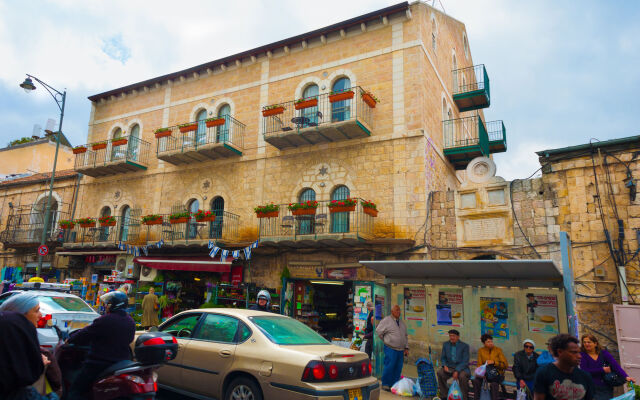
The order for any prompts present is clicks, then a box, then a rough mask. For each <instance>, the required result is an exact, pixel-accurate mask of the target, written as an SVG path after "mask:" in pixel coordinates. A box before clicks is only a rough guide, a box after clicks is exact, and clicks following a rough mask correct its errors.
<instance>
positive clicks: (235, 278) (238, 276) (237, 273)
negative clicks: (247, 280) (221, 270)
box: [231, 265, 242, 286]
mask: <svg viewBox="0 0 640 400" xmlns="http://www.w3.org/2000/svg"><path fill="white" fill-rule="evenodd" d="M241 283H242V265H235V266H233V267H231V284H232V285H234V286H237V285H239V284H241Z"/></svg>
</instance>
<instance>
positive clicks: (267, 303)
mask: <svg viewBox="0 0 640 400" xmlns="http://www.w3.org/2000/svg"><path fill="white" fill-rule="evenodd" d="M249 310H255V311H264V312H271V293H269V291H268V290H266V289H262V290H261V291H259V292H258V296H257V298H256V304H254V305H252V306H251V307H249Z"/></svg>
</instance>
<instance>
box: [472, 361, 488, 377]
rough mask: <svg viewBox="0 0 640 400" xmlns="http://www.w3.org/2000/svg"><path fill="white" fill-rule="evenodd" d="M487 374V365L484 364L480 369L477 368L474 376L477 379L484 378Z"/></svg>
mask: <svg viewBox="0 0 640 400" xmlns="http://www.w3.org/2000/svg"><path fill="white" fill-rule="evenodd" d="M486 373H487V363H484V364H482V365H481V366H479V367H478V368H476V370H475V372H474V374H475V376H476V377H477V378H484V375H485V374H486Z"/></svg>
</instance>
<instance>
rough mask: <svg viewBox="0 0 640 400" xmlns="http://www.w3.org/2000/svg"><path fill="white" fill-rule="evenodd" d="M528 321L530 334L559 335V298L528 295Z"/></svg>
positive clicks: (550, 295)
mask: <svg viewBox="0 0 640 400" xmlns="http://www.w3.org/2000/svg"><path fill="white" fill-rule="evenodd" d="M527 320H528V321H529V331H530V332H544V333H558V298H557V297H556V296H555V295H553V294H549V295H537V294H536V295H534V294H533V293H527Z"/></svg>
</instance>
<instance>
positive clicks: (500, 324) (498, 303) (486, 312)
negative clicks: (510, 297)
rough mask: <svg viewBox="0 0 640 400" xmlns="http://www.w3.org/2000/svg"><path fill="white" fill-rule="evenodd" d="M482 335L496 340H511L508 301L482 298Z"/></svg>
mask: <svg viewBox="0 0 640 400" xmlns="http://www.w3.org/2000/svg"><path fill="white" fill-rule="evenodd" d="M480 320H481V324H480V334H482V335H484V334H485V333H488V334H490V335H492V336H493V337H494V339H504V340H509V308H508V306H507V300H506V299H501V298H494V297H480Z"/></svg>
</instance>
